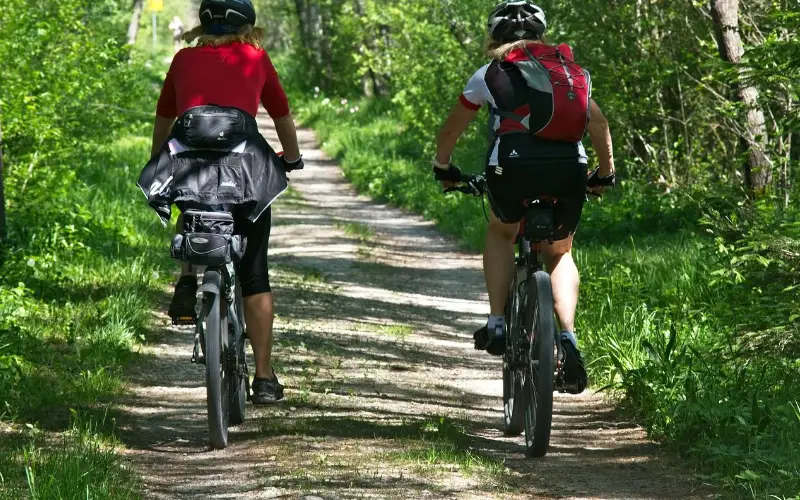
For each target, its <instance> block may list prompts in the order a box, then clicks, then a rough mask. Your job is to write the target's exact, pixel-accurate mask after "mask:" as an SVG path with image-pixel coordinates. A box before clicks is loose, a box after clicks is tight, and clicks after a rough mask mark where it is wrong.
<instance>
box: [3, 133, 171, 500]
mask: <svg viewBox="0 0 800 500" xmlns="http://www.w3.org/2000/svg"><path fill="white" fill-rule="evenodd" d="M147 146H148V141H147V139H146V138H145V137H144V136H143V135H141V136H139V135H137V134H134V135H125V136H124V137H123V138H121V139H119V140H114V141H111V143H110V144H109V145H107V146H104V147H98V148H97V149H96V150H95V152H94V154H93V156H91V157H89V158H87V159H86V160H85V162H84V164H83V165H80V166H76V167H75V169H76V174H77V175H76V177H75V182H73V183H72V184H70V185H69V186H66V187H65V189H63V190H62V191H59V192H56V193H54V195H53V197H52V199H51V204H46V205H43V206H42V207H41V210H40V211H39V212H37V213H24V212H20V211H12V212H11V213H10V222H11V232H10V242H7V243H8V246H7V247H6V253H5V256H4V262H3V267H2V272H1V273H2V277H3V283H7V284H14V285H12V286H7V285H3V286H1V287H0V395H2V396H0V399H2V404H3V406H2V408H0V416H2V420H4V421H6V422H7V423H8V424H9V425H10V426H11V427H10V429H12V431H11V434H10V435H11V436H16V438H17V439H9V440H4V441H3V442H2V443H0V463H4V464H6V465H7V467H3V476H4V478H3V481H2V482H0V497H2V496H3V495H5V497H6V498H21V497H24V496H25V495H28V496H30V498H43V499H44V498H87V495H88V498H135V494H134V493H133V488H134V486H135V482H133V481H132V479H131V478H132V475H131V473H130V472H128V471H127V470H126V468H125V467H124V466H123V464H122V463H121V460H120V459H119V458H118V456H117V454H116V452H115V445H113V444H109V443H108V442H107V436H111V435H113V428H111V427H109V426H107V425H105V426H104V425H100V424H95V423H86V422H92V420H91V418H92V416H97V415H103V414H104V413H105V412H106V411H107V408H108V407H109V406H110V405H112V404H113V402H114V401H115V400H116V399H117V398H118V397H119V396H120V395H121V394H122V393H123V391H124V381H123V379H122V369H123V368H124V366H125V365H126V363H127V362H129V361H131V360H132V359H133V358H134V357H135V350H136V348H137V346H138V345H139V343H140V342H141V341H142V340H143V339H144V336H145V332H146V331H147V326H148V322H149V321H150V317H151V316H150V315H151V313H150V311H151V309H152V307H153V304H154V303H156V302H157V301H159V300H163V299H161V294H162V293H163V288H164V284H165V282H166V281H167V280H168V279H169V276H170V275H171V270H172V269H171V268H172V265H171V263H170V262H169V259H168V257H167V252H166V251H165V244H166V243H165V241H167V239H168V238H167V234H166V229H164V228H162V227H161V225H160V223H159V221H158V218H157V217H156V216H155V215H154V214H153V213H149V211H148V210H146V209H144V208H143V203H142V201H143V198H142V195H141V192H140V191H139V190H138V188H136V186H135V185H134V184H133V179H134V178H135V171H136V169H138V167H139V165H140V164H142V163H143V160H144V155H145V154H146V151H147ZM43 220H47V223H44V222H40V221H43ZM82 422H83V423H82ZM0 425H2V423H0ZM62 429H68V432H67V433H66V434H63V437H62V438H58V437H54V436H52V435H50V433H51V432H53V431H56V432H58V431H61V430H62ZM45 430H46V431H47V432H46V433H45ZM25 436H28V437H29V438H30V439H27V438H25V439H23V438H24V437H25ZM20 439H23V441H22V442H20ZM26 440H27V442H25V441H26ZM20 488H22V489H20ZM22 491H24V492H25V495H23V494H22V493H21V492H22Z"/></svg>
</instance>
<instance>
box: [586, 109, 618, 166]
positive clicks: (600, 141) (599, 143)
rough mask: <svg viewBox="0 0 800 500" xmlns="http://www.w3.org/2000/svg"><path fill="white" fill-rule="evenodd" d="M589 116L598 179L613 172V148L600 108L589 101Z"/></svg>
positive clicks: (609, 131)
mask: <svg viewBox="0 0 800 500" xmlns="http://www.w3.org/2000/svg"><path fill="white" fill-rule="evenodd" d="M590 105H591V114H590V118H589V138H590V139H591V141H592V146H594V151H595V153H596V154H597V159H598V161H599V163H600V168H599V169H598V171H597V175H598V177H601V178H602V177H608V176H609V175H611V174H613V173H614V172H615V168H614V146H613V144H612V143H611V130H610V129H609V128H608V120H607V119H606V117H605V115H604V114H603V111H601V110H600V106H598V105H597V103H596V102H594V99H592V100H591V103H590Z"/></svg>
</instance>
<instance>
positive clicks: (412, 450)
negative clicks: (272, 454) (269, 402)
mask: <svg viewBox="0 0 800 500" xmlns="http://www.w3.org/2000/svg"><path fill="white" fill-rule="evenodd" d="M260 431H261V432H262V434H263V435H264V436H265V437H282V436H295V437H302V438H304V439H306V438H324V439H326V440H336V439H342V440H347V441H346V442H349V441H350V440H359V441H361V440H365V439H368V440H378V441H379V442H385V443H386V446H381V445H379V444H375V445H374V446H373V448H374V449H375V452H374V453H373V454H365V455H364V456H362V457H359V458H354V459H353V460H354V461H355V460H357V461H358V463H355V462H353V463H348V464H347V470H348V471H350V472H351V473H352V474H354V475H359V471H364V470H369V468H370V467H373V468H374V467H376V466H380V468H381V469H385V468H387V467H388V466H392V467H397V468H400V469H401V470H402V469H407V470H410V472H411V473H413V474H414V475H418V476H421V477H430V478H434V477H437V476H440V475H442V474H445V473H452V472H454V471H456V472H457V473H458V474H460V475H462V476H465V477H470V476H473V475H475V476H478V477H480V479H481V484H482V485H483V486H481V488H486V487H487V486H490V487H494V486H497V487H501V488H503V489H504V490H508V489H509V488H511V487H513V485H512V484H511V481H510V478H509V477H508V472H507V470H506V468H505V465H504V464H503V463H502V462H500V461H498V460H496V459H494V458H491V457H488V456H485V455H482V454H481V453H479V452H477V451H475V450H474V449H473V448H472V446H471V444H472V442H471V438H470V436H469V435H468V434H467V432H466V430H465V429H464V427H463V426H462V425H461V424H460V423H458V422H455V421H453V420H451V419H449V418H447V417H439V416H428V417H425V418H422V419H413V420H403V421H397V422H375V421H371V420H368V419H361V418H353V417H302V416H300V417H296V418H289V419H275V418H264V419H262V420H261V422H260ZM348 445H349V444H348ZM343 446H345V444H344V443H343ZM387 448H388V449H390V450H391V451H386V449H387ZM361 449H362V450H363V449H364V448H363V447H362V448H361ZM333 469H337V467H333ZM326 473H330V472H322V473H321V474H318V475H317V474H312V475H311V476H307V471H306V470H298V471H294V472H289V473H288V475H287V477H288V478H291V479H293V480H294V481H300V482H301V483H303V484H308V482H319V481H320V480H323V481H324V479H325V478H324V477H322V476H325V474H326ZM333 473H334V474H335V472H333ZM311 479H313V481H311ZM491 485H494V486H491Z"/></svg>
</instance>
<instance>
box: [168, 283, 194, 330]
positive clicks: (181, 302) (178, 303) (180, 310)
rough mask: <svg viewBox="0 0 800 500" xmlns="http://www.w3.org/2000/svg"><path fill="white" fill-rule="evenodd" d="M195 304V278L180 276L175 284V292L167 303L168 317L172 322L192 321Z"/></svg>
mask: <svg viewBox="0 0 800 500" xmlns="http://www.w3.org/2000/svg"><path fill="white" fill-rule="evenodd" d="M196 304H197V278H195V277H194V276H181V278H180V279H179V280H178V283H177V284H176V285H175V293H174V294H173V295H172V302H170V304H169V312H168V314H169V317H170V318H172V321H173V322H193V321H194V319H195V311H194V307H195V305H196Z"/></svg>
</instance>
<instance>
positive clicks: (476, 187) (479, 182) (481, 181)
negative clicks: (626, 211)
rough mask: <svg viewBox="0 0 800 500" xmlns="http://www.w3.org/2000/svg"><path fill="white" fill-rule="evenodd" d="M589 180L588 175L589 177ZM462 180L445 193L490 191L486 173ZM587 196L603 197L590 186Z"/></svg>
mask: <svg viewBox="0 0 800 500" xmlns="http://www.w3.org/2000/svg"><path fill="white" fill-rule="evenodd" d="M587 180H588V177H587ZM461 182H462V183H463V184H462V185H460V186H453V187H450V188H447V189H445V190H444V192H445V194H448V193H464V194H469V195H472V196H476V197H480V196H483V195H484V194H486V193H487V192H488V191H489V187H488V185H487V183H486V176H485V175H473V174H462V175H461ZM586 194H587V196H594V197H596V198H602V197H603V195H602V193H596V192H594V191H591V190H590V189H589V187H588V186H587V188H586Z"/></svg>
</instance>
